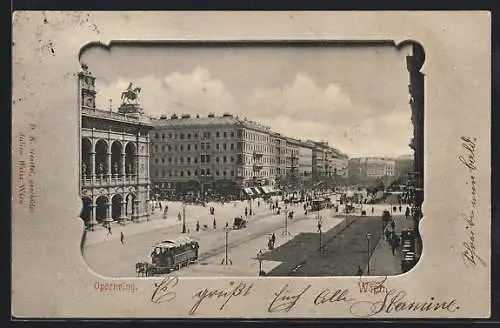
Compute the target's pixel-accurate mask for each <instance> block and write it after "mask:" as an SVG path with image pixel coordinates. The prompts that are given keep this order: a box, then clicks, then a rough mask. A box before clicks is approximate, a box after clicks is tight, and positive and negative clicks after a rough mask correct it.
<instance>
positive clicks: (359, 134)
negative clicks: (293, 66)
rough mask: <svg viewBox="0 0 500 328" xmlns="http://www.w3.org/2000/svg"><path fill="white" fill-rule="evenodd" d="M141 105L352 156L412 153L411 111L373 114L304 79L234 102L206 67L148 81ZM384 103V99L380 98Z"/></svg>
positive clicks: (116, 99) (109, 91)
mask: <svg viewBox="0 0 500 328" xmlns="http://www.w3.org/2000/svg"><path fill="white" fill-rule="evenodd" d="M130 82H131V81H129V80H127V79H125V78H118V79H117V80H115V81H113V82H111V83H108V84H105V83H104V84H103V83H98V85H99V84H103V85H102V87H101V88H100V89H99V90H98V91H99V92H98V101H97V103H98V106H99V107H100V108H102V109H107V108H108V107H109V99H110V98H112V99H113V107H114V108H116V107H117V106H119V104H120V95H121V92H122V91H123V90H125V88H126V87H127V86H128V84H129V83H130ZM132 82H134V83H135V84H136V85H137V86H140V87H141V90H142V91H141V95H140V101H141V104H142V106H143V108H144V109H145V111H146V112H147V113H148V114H149V115H152V116H159V115H162V114H166V115H171V114H173V113H176V114H178V115H179V114H191V115H196V114H200V115H201V116H206V115H207V114H208V113H210V112H214V113H215V114H222V113H224V112H230V113H233V114H235V115H239V116H242V117H248V118H249V119H251V120H254V121H258V122H261V123H264V124H266V125H268V126H270V127H271V128H272V129H273V130H274V131H277V132H280V133H282V134H284V135H287V136H290V137H295V138H301V139H312V140H316V141H319V140H325V141H328V142H329V143H330V144H331V145H333V146H335V147H337V148H339V149H340V150H342V151H343V152H346V153H347V154H349V155H351V156H369V155H374V156H375V155H385V156H397V155H400V154H405V153H411V149H410V148H409V147H408V143H409V139H410V138H411V131H412V125H411V121H410V114H411V113H410V109H409V107H407V108H402V109H399V108H398V109H395V108H383V109H380V108H374V107H368V106H363V105H360V104H359V103H357V102H356V99H353V98H352V97H351V96H350V95H349V94H348V93H347V92H346V91H345V90H344V89H343V88H342V86H341V85H340V84H337V83H328V84H325V85H323V86H320V85H318V84H317V83H316V82H315V81H314V80H313V79H312V78H311V77H310V76H308V75H307V74H305V73H298V74H296V75H295V77H294V79H293V80H292V81H291V82H290V83H288V84H283V85H281V86H278V87H274V88H262V87H258V88H255V89H251V90H248V92H247V93H245V94H238V96H234V95H233V94H231V93H230V91H229V88H228V87H227V86H226V85H225V84H224V82H223V81H221V80H218V79H215V78H213V77H212V76H211V75H210V72H209V71H208V70H207V69H205V68H203V67H200V66H199V67H196V68H195V69H194V70H192V71H190V72H187V73H181V72H173V73H170V74H167V75H166V76H163V77H156V76H153V75H149V76H143V77H141V78H138V79H136V80H135V81H132ZM380 96H381V97H383V95H380Z"/></svg>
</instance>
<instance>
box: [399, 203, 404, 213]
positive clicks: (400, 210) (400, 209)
mask: <svg viewBox="0 0 500 328" xmlns="http://www.w3.org/2000/svg"><path fill="white" fill-rule="evenodd" d="M402 211H403V208H402V207H401V204H400V205H399V213H401V212H402Z"/></svg>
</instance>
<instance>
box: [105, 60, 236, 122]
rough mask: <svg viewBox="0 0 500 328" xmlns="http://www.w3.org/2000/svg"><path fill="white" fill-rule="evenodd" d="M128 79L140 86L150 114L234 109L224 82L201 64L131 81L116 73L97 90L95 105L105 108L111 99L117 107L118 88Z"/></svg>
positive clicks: (126, 84) (121, 87)
mask: <svg viewBox="0 0 500 328" xmlns="http://www.w3.org/2000/svg"><path fill="white" fill-rule="evenodd" d="M130 82H134V84H135V85H136V86H139V87H141V94H140V103H141V105H142V107H143V108H144V109H145V111H146V112H147V113H148V114H149V115H152V116H159V115H162V114H167V115H171V114H173V113H176V114H178V115H179V114H201V115H206V114H207V113H209V112H215V113H219V112H226V111H232V110H233V109H234V100H233V96H232V95H231V94H230V93H229V92H228V90H227V88H226V87H225V85H224V83H223V82H222V81H219V80H215V79H212V78H211V77H210V74H209V72H208V71H207V70H205V69H203V68H201V67H197V68H196V69H194V70H193V71H192V72H189V73H187V74H181V73H179V72H174V73H171V74H169V75H167V76H165V77H155V76H145V77H141V78H138V79H136V80H135V81H129V80H126V79H124V78H121V77H120V78H118V79H117V80H116V81H114V82H112V83H109V84H107V85H105V86H103V87H102V88H101V89H100V90H98V98H97V105H98V106H99V107H101V108H105V109H107V108H109V99H112V100H113V105H114V107H115V108H116V107H118V106H119V104H120V103H121V100H120V96H121V92H122V91H123V90H125V89H126V88H127V86H128V84H129V83H130Z"/></svg>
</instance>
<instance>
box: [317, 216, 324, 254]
mask: <svg viewBox="0 0 500 328" xmlns="http://www.w3.org/2000/svg"><path fill="white" fill-rule="evenodd" d="M321 221H322V220H321V217H320V216H319V211H318V231H319V251H320V252H321V251H322V250H323V242H322V240H321V237H322V233H323V231H322V230H321V226H322V222H321Z"/></svg>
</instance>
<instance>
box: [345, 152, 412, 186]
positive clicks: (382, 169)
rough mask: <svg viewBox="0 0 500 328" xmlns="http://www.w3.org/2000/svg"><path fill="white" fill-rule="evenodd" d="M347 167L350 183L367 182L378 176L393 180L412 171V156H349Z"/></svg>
mask: <svg viewBox="0 0 500 328" xmlns="http://www.w3.org/2000/svg"><path fill="white" fill-rule="evenodd" d="M348 167H349V180H350V182H351V183H359V182H369V181H370V180H373V179H379V178H389V179H390V180H394V179H397V178H399V177H406V176H408V175H409V174H410V173H411V172H412V171H413V156H412V155H404V156H399V157H397V158H386V157H361V158H351V159H349V165H348Z"/></svg>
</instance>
